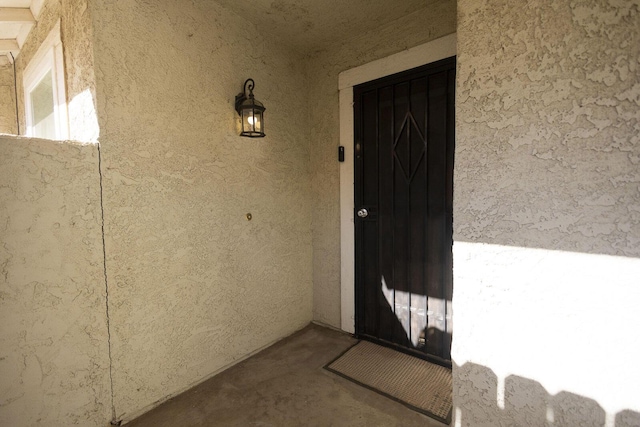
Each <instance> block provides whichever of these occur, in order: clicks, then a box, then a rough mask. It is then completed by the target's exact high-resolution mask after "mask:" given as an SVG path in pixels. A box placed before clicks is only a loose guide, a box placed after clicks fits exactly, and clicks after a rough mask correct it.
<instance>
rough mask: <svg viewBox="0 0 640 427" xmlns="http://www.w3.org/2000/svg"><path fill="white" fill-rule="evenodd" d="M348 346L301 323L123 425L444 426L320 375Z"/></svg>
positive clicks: (346, 338) (346, 339) (343, 337)
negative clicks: (281, 337) (297, 328)
mask: <svg viewBox="0 0 640 427" xmlns="http://www.w3.org/2000/svg"><path fill="white" fill-rule="evenodd" d="M355 342H356V340H355V339H354V338H353V337H351V336H350V335H347V334H344V333H341V332H337V331H334V330H331V329H328V328H324V327H321V326H318V325H313V324H312V325H309V326H307V327H306V328H304V329H303V330H301V331H299V332H297V333H295V334H294V335H292V336H290V337H288V338H285V339H284V340H282V341H280V342H278V343H276V344H274V345H273V346H271V347H269V348H267V349H266V350H264V351H262V352H260V353H258V354H257V355H255V356H253V357H251V358H249V359H247V360H245V361H243V362H241V363H239V364H237V365H235V366H233V367H231V368H229V369H227V370H226V371H224V372H222V373H220V374H219V375H216V376H215V377H213V378H211V379H209V380H207V381H205V382H204V383H202V384H200V385H198V386H196V387H194V388H192V389H190V390H188V391H186V392H184V393H183V394H181V395H179V396H176V397H174V398H173V399H171V400H169V401H167V402H165V403H163V404H162V405H160V406H159V407H157V408H155V409H154V410H152V411H150V412H147V413H146V414H144V415H142V416H141V417H140V418H137V419H135V420H133V421H132V422H131V423H129V424H127V425H128V426H135V427H142V426H149V427H162V426H172V427H174V426H421V427H444V426H445V424H442V423H439V422H437V421H435V420H433V419H431V418H429V417H426V416H424V415H422V414H420V413H418V412H414V411H413V410H411V409H409V408H407V407H405V406H403V405H402V404H400V403H397V402H395V401H393V400H391V399H388V398H386V397H384V396H382V395H380V394H378V393H376V392H374V391H371V390H368V389H366V388H364V387H360V386H358V385H356V384H354V383H352V382H350V381H348V380H346V379H344V378H342V377H339V376H337V375H334V374H332V373H330V372H328V371H327V370H325V369H322V367H323V366H324V365H326V364H327V363H328V362H330V361H331V360H333V359H334V358H336V357H337V356H338V355H339V354H341V353H342V352H343V351H345V350H346V349H347V348H349V347H350V346H351V345H352V344H354V343H355Z"/></svg>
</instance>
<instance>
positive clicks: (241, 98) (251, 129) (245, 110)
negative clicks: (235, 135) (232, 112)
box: [236, 79, 265, 138]
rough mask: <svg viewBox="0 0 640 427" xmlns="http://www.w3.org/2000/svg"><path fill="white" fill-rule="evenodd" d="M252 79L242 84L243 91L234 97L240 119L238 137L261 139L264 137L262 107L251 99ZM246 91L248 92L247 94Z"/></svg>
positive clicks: (260, 103)
mask: <svg viewBox="0 0 640 427" xmlns="http://www.w3.org/2000/svg"><path fill="white" fill-rule="evenodd" d="M254 86H255V83H254V81H253V79H247V81H245V82H244V91H243V92H242V93H239V94H238V95H236V111H237V112H238V114H239V115H240V118H241V119H242V132H240V136H247V137H249V138H263V137H264V136H265V135H264V110H265V108H264V105H262V102H260V101H258V100H257V99H255V98H254V97H253V88H254ZM247 89H248V90H249V92H248V93H247Z"/></svg>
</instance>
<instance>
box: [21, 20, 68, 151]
mask: <svg viewBox="0 0 640 427" xmlns="http://www.w3.org/2000/svg"><path fill="white" fill-rule="evenodd" d="M49 70H51V78H52V79H53V82H52V83H53V99H54V116H55V120H56V139H58V140H65V139H69V118H68V112H67V93H66V88H65V81H66V79H65V74H64V56H63V50H62V40H61V37H60V20H58V22H56V24H55V25H54V26H53V29H52V30H51V32H49V35H48V36H47V38H46V39H45V40H44V41H43V42H42V44H41V45H40V47H39V48H38V51H37V52H36V54H35V55H34V56H33V58H32V59H31V61H29V64H28V65H27V66H26V68H25V70H24V75H23V78H22V82H23V87H24V102H25V116H26V120H27V130H26V133H27V136H32V137H33V136H35V135H33V117H32V110H31V97H30V96H29V95H30V93H31V91H32V90H33V89H34V88H35V87H36V86H37V85H38V83H40V81H41V80H42V78H43V77H44V76H45V75H46V74H47V72H49Z"/></svg>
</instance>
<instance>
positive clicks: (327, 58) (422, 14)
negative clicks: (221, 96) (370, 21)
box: [307, 1, 456, 328]
mask: <svg viewBox="0 0 640 427" xmlns="http://www.w3.org/2000/svg"><path fill="white" fill-rule="evenodd" d="M455 31H456V2H455V1H442V2H438V3H434V4H431V5H429V6H428V7H427V8H426V9H422V10H419V11H416V12H415V13H413V14H411V15H408V16H406V17H405V18H402V19H399V20H397V21H394V22H393V23H392V24H391V25H389V26H386V27H383V28H380V29H377V30H376V31H372V32H370V33H366V34H361V35H358V36H357V37H355V38H352V39H349V40H345V41H344V42H342V43H340V44H339V45H337V46H334V47H332V48H331V49H327V50H323V51H320V52H316V53H314V54H313V55H312V56H311V57H310V58H309V59H308V61H307V78H308V82H309V83H308V84H309V91H308V93H309V100H310V101H311V103H312V105H313V108H311V109H310V110H309V112H310V127H311V136H310V144H311V183H312V194H313V205H312V206H313V209H312V222H313V317H314V320H316V321H319V322H322V323H325V324H328V325H331V326H334V327H338V328H339V327H340V200H339V199H340V175H339V171H338V167H339V163H338V146H339V145H340V122H339V108H338V106H339V103H338V94H339V93H338V74H339V73H340V72H342V71H345V70H348V69H351V68H354V67H358V66H360V65H363V64H366V63H369V62H371V61H374V60H376V59H380V58H384V57H387V56H390V55H392V54H394V53H397V52H400V51H402V50H405V49H408V48H410V47H413V46H418V45H420V44H423V43H426V42H428V41H430V40H434V39H437V38H439V37H442V36H444V35H447V34H451V33H453V32H455Z"/></svg>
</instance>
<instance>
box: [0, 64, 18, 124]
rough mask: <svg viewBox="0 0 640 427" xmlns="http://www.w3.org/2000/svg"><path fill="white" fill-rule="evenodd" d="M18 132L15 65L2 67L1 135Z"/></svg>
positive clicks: (0, 93) (0, 77) (0, 67)
mask: <svg viewBox="0 0 640 427" xmlns="http://www.w3.org/2000/svg"><path fill="white" fill-rule="evenodd" d="M17 132H18V127H17V124H16V96H15V91H14V84H13V64H7V65H0V133H9V134H16V133H17Z"/></svg>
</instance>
